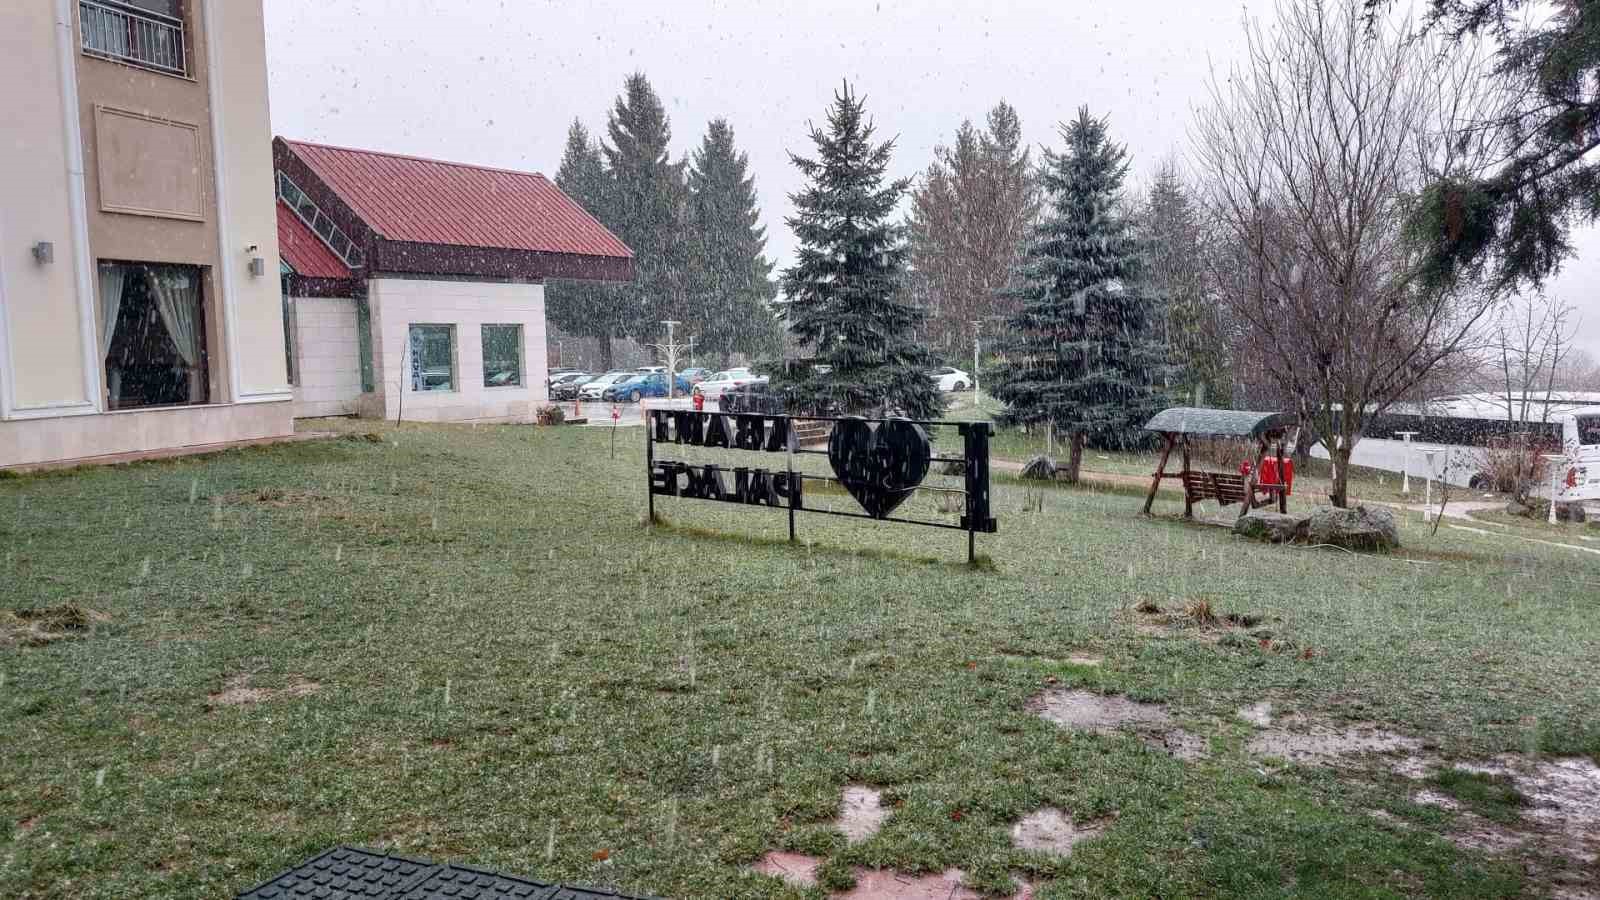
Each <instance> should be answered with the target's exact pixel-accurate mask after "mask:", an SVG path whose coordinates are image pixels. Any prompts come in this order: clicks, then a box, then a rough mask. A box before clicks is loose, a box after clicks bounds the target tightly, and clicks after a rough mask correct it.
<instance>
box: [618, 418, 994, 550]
mask: <svg viewBox="0 0 1600 900" xmlns="http://www.w3.org/2000/svg"><path fill="white" fill-rule="evenodd" d="M647 415H648V418H647V419H646V421H645V468H646V474H647V477H648V480H649V506H650V521H652V522H653V521H655V513H656V506H655V500H656V497H680V498H685V499H691V500H715V501H720V502H723V503H740V504H744V505H747V506H764V507H768V508H783V509H787V510H788V513H789V539H790V540H791V541H792V540H794V539H795V515H796V514H797V513H802V512H810V513H819V514H822V515H831V516H845V517H848V518H857V519H876V520H878V521H882V522H897V523H901V524H905V525H924V526H927V527H930V528H947V529H953V530H959V531H965V532H967V561H968V562H973V561H975V560H976V558H977V541H976V537H977V535H979V534H994V533H995V532H996V531H998V530H999V527H998V524H997V523H996V521H995V519H994V517H993V516H992V515H990V511H989V438H990V436H991V435H993V434H994V428H993V426H991V425H990V424H989V423H988V422H960V423H955V427H956V428H957V429H958V430H959V431H960V433H961V437H962V455H961V456H959V457H942V456H936V455H935V454H934V452H933V446H932V443H931V442H930V441H929V440H928V429H929V428H930V427H934V426H939V425H946V426H948V425H949V424H950V423H942V422H924V421H914V420H911V419H865V418H861V417H858V416H849V417H832V416H815V417H812V416H807V417H798V418H797V417H793V416H769V415H759V414H743V413H740V414H734V413H713V412H703V411H700V410H679V409H670V410H667V409H658V410H650V411H649V412H648V413H647ZM809 422H831V423H833V425H832V428H831V431H830V433H829V436H828V449H826V450H819V449H809V448H805V447H802V446H801V445H800V441H799V427H800V426H799V425H798V424H797V423H809ZM657 444H676V445H684V446H691V447H712V448H719V449H727V450H739V451H746V452H749V453H766V454H775V453H782V454H783V455H784V465H783V467H782V468H772V467H753V466H732V467H727V466H722V465H718V464H715V463H689V462H684V461H681V460H674V459H658V458H656V445H657ZM808 454H813V455H823V456H826V457H827V458H828V464H829V466H830V467H831V468H832V469H833V476H831V477H830V476H825V475H808V474H805V473H802V472H797V471H795V467H794V458H795V457H796V456H803V455H808ZM934 463H941V464H960V467H961V472H962V475H963V487H962V488H960V489H956V488H922V487H921V485H922V482H923V480H924V479H925V478H926V477H927V475H928V471H929V468H930V467H931V466H932V465H933V464H934ZM808 481H816V482H833V483H835V484H839V485H841V486H843V487H844V489H845V490H846V491H847V492H848V493H849V494H850V496H851V497H852V498H854V499H855V501H856V503H857V505H859V506H860V507H861V510H862V512H859V513H857V512H846V511H843V510H834V509H817V508H813V507H808V506H807V505H806V482H808ZM919 488H920V489H922V490H937V491H941V492H944V493H949V494H959V495H962V496H964V497H965V510H964V512H963V514H962V516H961V520H960V524H952V523H950V522H932V521H927V520H923V519H906V518H894V517H893V516H892V515H891V514H892V513H893V512H894V511H895V510H896V509H897V508H899V506H900V505H901V504H902V503H904V502H905V501H906V500H907V499H908V498H910V497H911V496H912V495H913V494H915V493H916V492H917V490H918V489H919Z"/></svg>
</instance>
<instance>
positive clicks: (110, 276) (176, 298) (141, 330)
mask: <svg viewBox="0 0 1600 900" xmlns="http://www.w3.org/2000/svg"><path fill="white" fill-rule="evenodd" d="M204 284H205V270H203V269H201V268H199V267H198V266H171V265H159V264H154V263H149V264H147V263H123V262H103V263H101V264H100V267H99V270H98V284H97V285H96V287H97V294H98V301H99V313H100V315H99V319H100V323H99V324H100V327H99V329H98V334H99V338H100V352H101V358H102V359H103V360H104V363H105V375H106V407H107V409H136V408H139V407H146V406H182V405H187V404H196V403H206V402H209V401H210V398H211V390H210V383H209V377H208V374H207V372H208V370H207V361H208V357H209V352H208V347H207V341H206V304H205V293H204Z"/></svg>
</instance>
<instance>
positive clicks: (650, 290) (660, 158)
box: [600, 72, 693, 343]
mask: <svg viewBox="0 0 1600 900" xmlns="http://www.w3.org/2000/svg"><path fill="white" fill-rule="evenodd" d="M606 136H607V137H608V138H609V139H610V140H609V143H605V142H602V143H601V145H600V151H601V153H602V154H603V155H604V156H605V160H606V170H607V172H608V173H609V174H610V178H611V196H610V198H609V200H608V202H607V203H606V215H605V217H604V218H603V219H602V221H603V222H605V224H606V225H607V226H608V227H610V228H611V230H612V232H613V233H615V234H616V235H617V237H619V238H621V239H622V241H623V243H625V244H627V245H628V246H629V247H632V248H633V265H634V273H635V274H634V280H633V282H632V283H631V284H628V285H623V286H621V287H620V288H619V289H618V290H617V296H618V299H619V300H620V301H621V306H622V309H623V315H625V316H626V317H627V320H628V323H629V324H628V334H629V336H630V337H633V338H635V339H637V340H639V341H641V342H645V343H648V342H651V341H654V340H656V338H657V337H658V336H659V335H661V334H662V332H663V329H662V326H661V322H662V321H663V320H665V319H680V320H681V319H683V318H685V312H686V307H687V305H688V304H687V300H688V293H689V283H690V279H691V277H692V274H693V273H692V271H691V268H692V263H693V258H692V255H691V253H690V249H691V247H690V245H691V243H692V242H691V241H689V240H687V227H686V226H687V222H686V216H687V211H688V205H687V203H688V187H687V185H686V184H685V182H684V169H685V168H686V163H685V162H683V161H679V162H672V161H671V157H670V155H669V153H668V143H669V142H670V141H671V139H672V128H671V123H670V122H669V121H668V119H667V112H666V108H665V107H663V106H662V105H661V98H660V97H658V96H656V92H655V89H654V88H652V87H651V86H650V81H649V80H648V79H647V78H645V76H644V74H643V73H642V72H635V73H634V74H632V75H630V76H628V79H627V81H626V82H624V84H623V91H622V94H621V95H619V96H618V97H617V99H616V102H615V104H614V105H613V107H612V109H611V112H610V113H609V114H608V116H607V121H606Z"/></svg>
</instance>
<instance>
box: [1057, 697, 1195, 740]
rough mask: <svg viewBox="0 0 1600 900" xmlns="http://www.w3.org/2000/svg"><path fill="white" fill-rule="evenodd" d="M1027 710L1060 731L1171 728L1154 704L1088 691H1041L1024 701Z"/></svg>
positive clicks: (1163, 712) (1166, 716)
mask: <svg viewBox="0 0 1600 900" xmlns="http://www.w3.org/2000/svg"><path fill="white" fill-rule="evenodd" d="M1028 709H1029V710H1030V711H1031V712H1034V713H1036V714H1038V715H1039V716H1042V717H1043V718H1045V719H1046V720H1048V721H1051V722H1054V723H1056V724H1057V725H1060V726H1061V727H1062V728H1071V729H1074V730H1076V731H1094V732H1099V733H1101V734H1105V733H1109V732H1112V731H1116V730H1117V729H1119V728H1126V727H1129V726H1142V727H1146V728H1149V727H1154V728H1164V727H1166V726H1169V725H1171V724H1172V716H1171V715H1170V714H1168V713H1167V710H1166V708H1165V707H1163V706H1161V705H1160V704H1158V703H1140V702H1138V701H1137V700H1129V699H1128V698H1126V697H1119V696H1116V695H1111V694H1096V693H1093V692H1091V691H1063V690H1056V691H1045V692H1043V693H1041V694H1038V695H1036V696H1034V697H1033V699H1031V700H1029V701H1028Z"/></svg>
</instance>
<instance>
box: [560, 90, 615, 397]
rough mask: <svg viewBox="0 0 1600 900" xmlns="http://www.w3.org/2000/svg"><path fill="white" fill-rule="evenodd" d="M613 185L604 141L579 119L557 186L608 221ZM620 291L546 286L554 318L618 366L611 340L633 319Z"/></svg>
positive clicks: (574, 284)
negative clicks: (597, 140) (603, 150)
mask: <svg viewBox="0 0 1600 900" xmlns="http://www.w3.org/2000/svg"><path fill="white" fill-rule="evenodd" d="M609 184H610V179H609V176H608V175H607V174H606V171H605V161H604V159H603V158H602V157H601V155H600V145H599V144H597V143H595V142H594V141H593V140H591V139H590V137H589V131H588V129H586V128H584V127H583V123H582V122H579V121H578V120H576V119H574V120H573V122H572V126H571V127H570V128H568V129H567V149H566V152H565V153H563V154H562V157H561V168H560V169H558V170H557V171H556V186H557V187H559V188H561V190H562V191H564V192H565V193H566V195H567V196H569V197H571V198H572V199H573V200H575V201H577V203H578V205H579V206H582V207H583V208H584V209H585V210H587V211H588V212H589V214H590V215H592V216H594V217H595V218H596V219H599V220H600V223H601V224H602V225H608V224H609V223H608V222H607V219H608V218H609V208H608V205H607V201H608V199H609V193H610V190H609ZM617 292H618V288H616V287H615V286H612V285H606V284H601V283H598V282H586V281H555V280H552V281H550V282H549V283H548V284H547V285H546V286H545V311H546V312H547V313H548V314H549V316H550V322H551V323H552V324H553V325H555V326H556V327H557V328H559V329H561V330H562V331H564V332H566V333H567V334H570V335H573V336H576V337H585V338H596V339H598V340H599V343H600V362H601V366H602V367H603V368H604V369H607V370H609V369H610V368H611V365H612V356H611V339H612V338H621V337H626V336H627V335H628V330H629V328H630V326H632V324H633V322H632V321H631V319H630V317H629V316H627V315H626V312H627V309H626V307H625V306H624V305H623V304H622V303H621V302H619V300H618V297H617Z"/></svg>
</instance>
